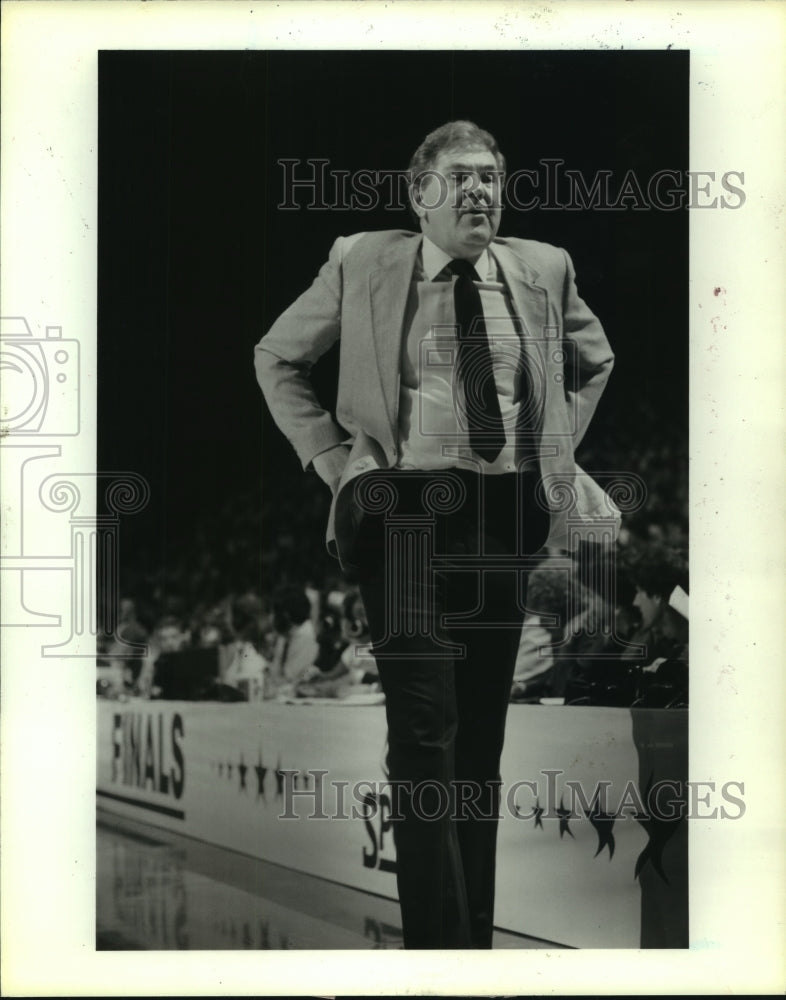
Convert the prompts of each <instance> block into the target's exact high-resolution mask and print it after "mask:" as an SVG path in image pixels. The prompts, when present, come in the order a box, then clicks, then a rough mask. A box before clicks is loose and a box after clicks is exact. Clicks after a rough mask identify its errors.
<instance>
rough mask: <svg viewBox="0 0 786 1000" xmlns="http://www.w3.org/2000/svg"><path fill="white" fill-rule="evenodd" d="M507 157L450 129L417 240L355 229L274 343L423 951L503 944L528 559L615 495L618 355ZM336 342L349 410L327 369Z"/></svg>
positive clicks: (426, 166)
mask: <svg viewBox="0 0 786 1000" xmlns="http://www.w3.org/2000/svg"><path fill="white" fill-rule="evenodd" d="M504 169H505V162H504V158H503V157H502V154H501V153H500V152H499V150H498V148H497V144H496V141H495V140H494V138H493V137H492V136H491V135H489V134H488V133H487V132H484V131H483V130H482V129H480V128H478V127H477V126H476V125H474V124H473V123H471V122H463V121H459V122H449V123H448V124H446V125H443V126H442V127H441V128H438V129H437V130H436V131H434V132H432V133H431V134H430V135H428V136H427V137H426V139H425V140H424V142H423V143H422V144H421V146H420V147H419V149H418V150H417V151H416V153H415V155H414V157H413V159H412V162H411V164H410V171H411V179H412V183H411V188H410V198H411V203H412V209H413V212H414V214H415V216H416V217H417V220H418V222H419V226H420V233H418V234H415V233H411V232H406V231H398V230H396V231H387V232H376V233H361V234H358V235H356V236H351V237H348V238H339V239H337V240H336V242H335V243H334V245H333V248H332V249H331V252H330V256H329V259H328V261H327V263H326V264H325V265H324V266H323V267H322V269H321V271H320V273H319V276H318V277H317V278H316V280H315V281H314V283H313V285H312V286H311V288H310V289H308V291H306V292H305V293H304V294H303V295H301V296H300V298H299V299H298V300H297V301H296V302H295V303H294V304H293V305H292V306H290V308H289V309H287V310H286V311H285V312H284V313H283V315H282V316H281V317H280V318H279V319H278V320H277V321H276V323H275V324H274V325H273V327H272V328H271V329H270V331H269V332H268V334H267V335H266V336H265V337H263V339H262V340H261V342H260V343H259V345H258V346H257V349H256V366H257V374H258V378H259V381H260V385H261V386H262V390H263V392H264V394H265V397H266V399H267V402H268V404H269V406H270V409H271V412H272V414H273V417H274V419H275V420H276V422H277V423H278V425H279V427H280V428H281V430H282V431H283V432H284V433H285V434H286V436H287V437H288V438H289V440H290V442H291V443H292V445H293V446H294V448H295V450H296V451H297V453H298V455H299V457H300V459H301V461H302V463H303V465H304V467H306V468H308V467H309V466H312V465H313V468H314V469H315V470H316V472H317V473H318V474H319V476H320V477H321V478H322V479H323V480H324V482H325V483H327V485H328V486H329V487H330V489H331V491H332V493H333V503H332V506H331V511H330V518H329V524H328V546H329V548H330V549H331V551H333V552H334V553H335V554H337V555H338V558H339V559H340V561H341V564H342V566H343V567H344V568H345V569H347V570H350V569H351V570H353V571H354V572H355V573H356V574H357V576H358V579H359V582H360V591H361V595H362V598H363V603H364V605H365V608H366V612H367V615H368V621H369V627H370V632H371V637H372V640H373V648H374V654H375V657H376V659H377V663H378V667H379V674H380V680H381V683H382V688H383V690H384V692H385V698H386V712H387V721H388V742H389V754H388V767H389V771H390V779H391V782H392V783H393V784H394V787H395V789H396V792H397V795H396V800H395V804H394V815H395V817H396V819H395V822H394V839H395V843H396V853H397V877H398V889H399V900H400V903H401V911H402V924H403V933H404V944H405V947H408V948H469V947H475V948H490V947H491V942H492V926H493V905H494V879H495V851H496V831H497V817H498V812H499V761H500V755H501V752H502V742H503V736H504V728H505V716H506V711H507V704H508V700H509V696H510V690H511V679H512V673H513V667H514V664H515V658H516V651H517V648H518V641H519V635H520V631H521V624H522V620H523V617H524V613H525V610H526V609H525V601H524V598H525V588H526V573H525V572H524V570H525V569H526V565H527V564H526V557H527V556H528V555H531V554H532V553H534V552H535V551H536V550H538V549H539V548H540V547H541V546H542V545H543V544H544V543H545V542H546V540H547V536H548V537H549V541H550V542H551V543H552V544H558V543H559V541H560V531H563V532H564V527H565V525H564V514H565V510H562V511H561V512H560V511H556V510H555V512H554V513H553V514H551V515H550V507H551V506H555V507H556V506H558V502H559V497H558V495H557V494H559V493H560V491H562V492H563V494H564V491H565V489H567V490H569V491H575V494H576V495H577V496H578V507H579V508H580V509H581V510H580V512H582V511H584V512H586V509H587V506H588V504H589V506H590V507H591V506H592V505H593V504H594V505H595V506H597V507H599V505H600V502H601V496H600V491H599V490H597V487H594V484H588V483H587V482H586V477H577V476H576V472H575V465H574V461H573V452H574V449H575V447H576V445H577V444H578V442H579V441H580V440H581V437H582V436H583V434H584V432H585V430H586V428H587V425H588V423H589V420H590V418H591V416H592V413H593V411H594V409H595V406H596V405H597V401H598V399H599V397H600V394H601V392H602V390H603V387H604V385H605V382H606V380H607V378H608V375H609V372H610V370H611V366H612V363H613V356H612V352H611V350H610V348H609V345H608V342H607V340H606V338H605V336H604V334H603V331H602V329H601V326H600V324H599V322H598V320H597V319H596V318H595V317H594V316H593V314H592V313H591V312H590V310H589V309H588V308H587V306H586V305H585V304H584V302H583V301H582V300H581V299H580V298H579V296H578V294H577V291H576V288H575V283H574V275H573V268H572V264H571V262H570V259H569V257H568V256H567V254H566V253H565V252H564V251H562V250H559V249H557V248H555V247H551V246H548V245H546V244H539V243H534V242H532V241H525V240H519V239H510V240H498V239H496V234H497V230H498V228H499V223H500V210H501V205H500V191H501V186H502V179H503V175H504ZM339 339H340V342H341V348H340V349H341V354H340V368H339V386H338V400H337V410H336V418H337V421H338V424H337V423H336V422H335V421H334V420H333V418H332V417H331V415H330V413H328V412H327V411H326V410H325V409H324V408H322V407H321V406H320V404H319V402H318V401H317V399H316V397H315V395H314V393H313V390H312V388H311V385H310V382H309V378H308V373H309V369H310V367H311V365H312V364H313V363H314V362H316V361H317V359H318V358H319V357H320V356H321V355H322V354H324V353H325V351H327V350H328V348H329V347H330V346H331V345H332V344H333V343H335V341H336V340H339ZM339 424H340V426H338V425H339ZM593 489H594V490H595V494H594V495H593ZM571 495H573V492H571ZM563 507H564V504H563ZM550 529H551V534H549V531H550ZM446 805H447V808H446Z"/></svg>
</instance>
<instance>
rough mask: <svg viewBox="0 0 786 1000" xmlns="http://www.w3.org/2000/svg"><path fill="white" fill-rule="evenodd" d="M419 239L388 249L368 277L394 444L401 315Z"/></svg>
mask: <svg viewBox="0 0 786 1000" xmlns="http://www.w3.org/2000/svg"><path fill="white" fill-rule="evenodd" d="M421 243H422V237H418V238H416V239H408V240H406V241H404V242H402V243H401V244H398V245H396V246H393V247H391V248H390V249H389V250H387V251H386V252H385V253H383V254H382V255H381V256H380V258H379V260H378V261H377V266H376V267H375V268H373V269H372V270H371V271H370V273H369V279H368V282H369V295H370V299H371V317H372V333H373V337H374V348H375V350H376V353H377V366H378V369H379V379H380V383H381V387H382V398H383V400H384V403H385V408H386V409H387V413H388V420H389V422H390V428H391V432H392V434H393V440H394V441H395V439H396V435H397V425H398V396H399V371H400V366H401V340H402V335H403V330H404V312H405V310H406V307H407V300H408V298H409V287H410V283H411V281H412V272H413V270H414V268H415V259H416V257H417V253H418V250H419V249H420V245H421Z"/></svg>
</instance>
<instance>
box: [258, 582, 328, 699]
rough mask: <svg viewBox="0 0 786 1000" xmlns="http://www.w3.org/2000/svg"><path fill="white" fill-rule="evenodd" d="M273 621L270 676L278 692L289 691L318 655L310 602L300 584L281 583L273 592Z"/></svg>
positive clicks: (311, 665) (285, 692) (284, 692)
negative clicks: (275, 635)
mask: <svg viewBox="0 0 786 1000" xmlns="http://www.w3.org/2000/svg"><path fill="white" fill-rule="evenodd" d="M273 624H274V627H275V630H276V633H277V639H276V645H275V649H274V651H273V662H272V663H271V667H270V676H271V680H272V684H273V686H274V687H275V689H277V691H278V693H279V694H289V693H291V692H292V691H293V689H294V686H295V684H296V683H297V682H298V681H299V680H302V679H303V676H304V674H305V673H306V672H307V671H308V670H309V669H310V668H311V667H313V665H314V663H315V661H316V659H317V656H318V655H319V646H318V645H317V640H316V637H315V635H314V625H313V623H312V621H311V602H310V601H309V599H308V596H307V595H306V592H305V590H304V589H303V588H302V587H296V586H283V587H279V588H278V590H277V591H276V592H275V593H274V595H273Z"/></svg>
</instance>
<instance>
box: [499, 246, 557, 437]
mask: <svg viewBox="0 0 786 1000" xmlns="http://www.w3.org/2000/svg"><path fill="white" fill-rule="evenodd" d="M489 250H490V252H491V253H492V254H493V255H494V258H495V259H496V261H497V263H498V264H499V269H500V271H501V272H502V276H503V278H504V280H505V284H506V285H507V287H508V290H509V291H510V296H511V298H512V300H513V305H514V307H515V310H516V314H517V316H518V317H519V319H520V320H521V324H522V328H523V329H522V335H523V336H522V352H523V354H524V364H525V366H526V369H527V371H528V372H529V381H530V391H531V392H533V393H535V394H536V396H540V399H537V398H536V399H535V401H534V402H535V409H534V411H533V412H534V413H537V414H539V419H538V422H539V423H541V424H542V421H543V416H544V407H545V406H546V405H548V396H549V392H550V390H553V389H554V388H555V386H556V383H554V381H553V380H552V379H551V378H549V377H548V376H547V374H546V373H547V372H548V371H549V367H550V365H549V351H548V350H547V348H548V344H547V343H546V338H547V337H548V336H549V328H548V315H549V297H548V292H547V291H546V289H545V288H543V287H541V286H540V285H538V284H537V277H538V272H537V271H535V270H534V269H533V268H531V267H530V266H529V265H528V264H526V263H525V262H524V261H523V260H522V259H521V258H520V257H519V256H518V255H517V254H515V253H513V251H512V250H511V249H510V247H508V246H506V245H505V244H504V243H492V245H491V246H490V247H489ZM552 332H553V334H554V337H555V342H554V346H555V347H556V346H557V343H558V340H557V337H558V336H559V334H558V333H557V332H556V331H552Z"/></svg>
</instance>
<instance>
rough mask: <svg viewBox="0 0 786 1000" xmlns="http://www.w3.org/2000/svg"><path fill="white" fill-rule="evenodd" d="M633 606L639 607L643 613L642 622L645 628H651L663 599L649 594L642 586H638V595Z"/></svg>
mask: <svg viewBox="0 0 786 1000" xmlns="http://www.w3.org/2000/svg"><path fill="white" fill-rule="evenodd" d="M633 607H634V608H638V609H639V613H640V614H641V624H642V627H643V628H649V627H650V625H652V624H653V623H654V622H655V620H656V619H657V617H658V615H659V614H660V611H661V599H660V597H657V596H655V595H652V594H648V593H647V592H646V590H642V589H641V587H636V596H635V597H634V598H633Z"/></svg>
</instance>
